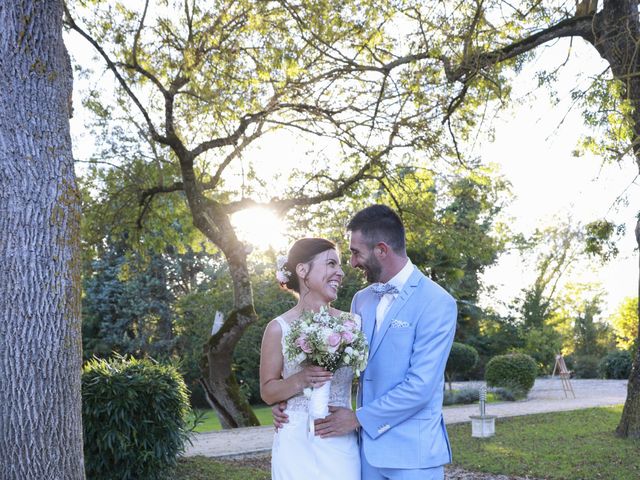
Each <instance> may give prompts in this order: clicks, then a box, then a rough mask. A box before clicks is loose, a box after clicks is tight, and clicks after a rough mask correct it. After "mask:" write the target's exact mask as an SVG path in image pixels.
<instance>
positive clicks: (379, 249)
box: [373, 242, 389, 258]
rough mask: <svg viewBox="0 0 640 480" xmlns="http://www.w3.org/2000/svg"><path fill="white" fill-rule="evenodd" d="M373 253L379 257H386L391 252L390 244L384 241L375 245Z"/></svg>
mask: <svg viewBox="0 0 640 480" xmlns="http://www.w3.org/2000/svg"><path fill="white" fill-rule="evenodd" d="M373 253H374V254H375V255H376V256H377V257H378V258H385V257H386V256H387V254H388V253H389V245H387V244H386V243H384V242H379V243H378V244H377V245H376V246H375V247H373Z"/></svg>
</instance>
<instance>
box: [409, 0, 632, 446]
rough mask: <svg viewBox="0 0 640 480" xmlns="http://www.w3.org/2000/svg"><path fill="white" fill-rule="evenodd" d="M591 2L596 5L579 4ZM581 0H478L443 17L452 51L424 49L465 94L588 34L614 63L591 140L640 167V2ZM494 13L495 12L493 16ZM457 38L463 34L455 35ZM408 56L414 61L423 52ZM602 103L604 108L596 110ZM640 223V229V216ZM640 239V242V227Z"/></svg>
mask: <svg viewBox="0 0 640 480" xmlns="http://www.w3.org/2000/svg"><path fill="white" fill-rule="evenodd" d="M583 5H588V8H578V7H582V6H583ZM576 6H577V8H575V10H572V9H568V8H567V4H564V3H557V2H530V3H529V2H528V3H527V4H526V5H525V6H522V7H520V6H512V5H510V4H508V3H506V2H502V1H501V0H496V1H486V2H485V1H477V2H474V4H473V5H469V6H468V8H467V9H458V10H456V12H455V14H449V12H446V13H447V15H444V16H442V18H441V21H442V25H443V27H444V28H447V29H448V30H449V31H450V32H455V33H452V37H453V38H451V40H453V41H451V43H450V45H451V48H450V49H449V51H447V52H446V53H444V52H442V51H434V50H432V49H431V48H429V46H428V45H425V44H424V43H423V44H422V46H421V48H418V49H417V50H418V51H420V54H421V55H422V56H425V57H427V58H434V57H435V58H440V59H441V61H442V63H443V65H444V68H445V70H446V75H447V79H448V80H449V81H450V82H456V83H457V85H459V88H460V97H461V98H464V97H465V96H466V92H468V91H469V90H474V89H476V88H478V87H479V86H480V87H481V86H482V85H483V84H484V83H485V82H487V81H493V82H496V84H502V82H501V77H500V75H501V73H502V72H503V71H504V69H505V68H508V67H510V66H513V65H514V64H515V65H517V63H518V62H521V61H523V60H525V59H526V58H527V55H530V54H531V52H532V51H533V50H534V49H536V48H537V47H538V46H541V45H544V44H546V43H548V42H551V41H554V40H557V39H560V38H569V37H570V38H575V39H581V40H584V41H585V42H587V43H588V44H590V45H592V46H593V48H594V49H595V50H596V52H597V53H598V54H599V56H600V57H601V58H603V59H604V60H605V61H606V62H607V63H608V65H609V69H608V71H607V72H604V73H603V74H602V75H601V76H600V77H598V78H596V79H595V81H594V84H595V85H596V86H597V87H599V88H595V89H594V90H593V91H592V94H591V95H583V99H584V104H585V106H586V107H587V109H586V114H585V118H586V120H587V122H589V123H591V124H592V125H594V126H600V127H602V128H603V129H604V134H603V135H602V136H601V137H600V138H599V139H598V140H596V139H595V138H590V139H588V141H587V142H586V143H587V144H588V146H590V147H592V148H593V149H594V150H596V151H598V152H599V153H601V154H602V155H603V158H605V159H609V160H613V161H620V160H622V159H623V158H625V157H629V156H630V157H632V158H633V159H634V161H635V163H636V164H637V165H638V167H639V168H640V141H639V139H640V75H638V73H639V71H640V63H639V60H638V55H637V45H638V40H639V39H640V18H639V14H638V1H637V0H603V2H602V7H600V8H599V7H598V2H597V1H595V2H588V3H587V2H579V3H576ZM500 7H506V8H504V9H502V8H500ZM572 7H573V5H570V7H569V8H572ZM490 13H491V14H492V15H493V14H495V15H493V16H491V17H490ZM423 27H424V25H423ZM503 32H508V33H507V34H506V35H505V34H503ZM456 37H457V38H459V41H455V40H454V38H456ZM403 60H406V61H414V60H415V55H409V56H405V57H404V58H403ZM398 61H400V59H398V60H397V62H398ZM547 78H549V77H547ZM550 78H552V76H551V77H550ZM505 91H508V90H506V89H505ZM461 101H462V100H461ZM472 104H473V103H472ZM594 104H595V105H597V106H598V107H599V108H597V109H596V110H595V111H594V110H589V108H588V107H589V106H593V105H594ZM636 230H637V232H640V217H639V220H638V223H637V224H636ZM637 240H638V244H639V245H640V233H638V235H637ZM639 275H640V270H639ZM639 278H640V276H639ZM639 289H640V281H639ZM639 315H640V312H639ZM639 334H640V332H639ZM637 357H638V355H637V356H636V358H637ZM617 433H618V434H619V435H620V436H623V437H633V438H640V361H636V362H635V363H634V368H633V371H632V374H631V378H630V382H629V388H628V395H627V400H626V402H625V407H624V410H623V414H622V418H621V420H620V424H619V426H618V428H617Z"/></svg>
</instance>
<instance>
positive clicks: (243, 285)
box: [180, 158, 260, 428]
mask: <svg viewBox="0 0 640 480" xmlns="http://www.w3.org/2000/svg"><path fill="white" fill-rule="evenodd" d="M180 164H181V170H182V178H183V181H184V186H185V193H186V194H187V200H188V203H189V208H190V209H191V213H192V215H193V223H194V225H195V226H196V227H197V228H198V229H199V230H200V231H201V232H202V233H203V234H204V235H206V236H207V238H208V239H209V240H211V241H212V242H213V243H214V244H215V245H217V246H218V247H219V248H220V249H221V250H222V253H224V255H225V258H226V260H227V265H229V271H230V273H231V279H232V281H233V310H232V311H231V313H230V314H229V315H228V316H227V318H226V319H225V322H224V324H223V325H222V328H221V329H220V330H219V331H218V332H217V333H216V334H215V335H213V336H212V337H211V338H209V341H208V342H207V343H206V344H205V346H204V352H203V353H204V355H203V357H202V363H201V371H202V378H201V380H200V384H201V385H202V387H203V389H204V391H205V393H206V397H207V400H208V401H209V403H210V404H211V406H212V408H214V409H215V411H216V412H217V414H218V418H219V419H220V424H221V425H222V428H237V427H250V426H257V425H260V422H259V421H258V418H257V417H256V416H255V414H254V413H253V410H252V409H251V406H250V405H249V403H248V402H247V400H246V399H245V398H244V396H243V395H242V393H241V392H240V385H239V384H238V382H237V380H236V378H235V375H234V374H233V369H232V364H233V351H234V350H235V347H236V345H237V344H238V342H239V341H240V339H241V338H242V334H243V333H244V332H245V330H246V329H247V327H248V326H249V325H251V324H252V323H254V322H256V321H257V319H258V316H257V314H256V311H255V307H254V304H253V291H252V288H251V279H250V277H249V269H248V267H247V253H246V251H245V246H244V244H243V243H242V242H241V241H240V240H238V237H237V236H236V234H235V231H234V230H233V226H232V225H231V220H230V218H229V215H228V214H227V213H225V212H224V211H222V210H221V209H220V208H219V206H218V204H216V203H215V202H214V201H212V200H209V199H207V198H205V197H204V196H203V195H202V193H201V191H200V190H199V188H198V185H197V183H196V181H195V176H194V172H193V169H192V167H191V165H192V161H191V160H190V159H188V158H187V159H186V160H183V161H181V163H180Z"/></svg>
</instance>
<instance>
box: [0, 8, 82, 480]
mask: <svg viewBox="0 0 640 480" xmlns="http://www.w3.org/2000/svg"><path fill="white" fill-rule="evenodd" d="M62 13H63V8H62V1H61V0H49V1H46V2H42V1H40V2H36V1H30V0H23V1H10V2H1V3H0V185H1V188H0V265H1V267H0V425H1V428H0V458H1V459H2V461H0V478H2V479H3V480H24V479H27V478H29V479H32V478H33V479H36V478H37V479H70V480H75V479H83V478H84V460H83V452H82V422H81V420H82V417H81V406H80V368H81V340H80V254H79V238H78V235H79V218H80V217H79V215H80V208H79V205H80V202H79V196H78V192H77V190H76V183H75V176H74V170H73V158H72V153H71V138H70V134H69V117H70V115H71V103H70V99H71V91H72V72H71V65H70V61H69V56H68V55H67V51H66V49H65V46H64V43H63V40H62Z"/></svg>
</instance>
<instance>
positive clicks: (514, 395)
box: [490, 387, 522, 402]
mask: <svg viewBox="0 0 640 480" xmlns="http://www.w3.org/2000/svg"><path fill="white" fill-rule="evenodd" d="M490 392H491V393H493V394H494V395H495V396H496V398H497V399H498V400H502V401H505V402H514V401H516V400H518V398H520V397H521V396H522V394H521V392H520V391H518V392H514V391H513V390H511V389H509V388H505V387H496V388H492V389H491V390H490Z"/></svg>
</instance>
